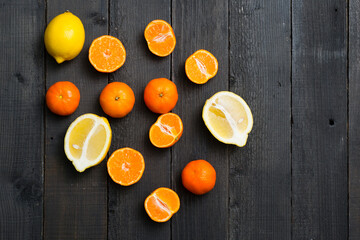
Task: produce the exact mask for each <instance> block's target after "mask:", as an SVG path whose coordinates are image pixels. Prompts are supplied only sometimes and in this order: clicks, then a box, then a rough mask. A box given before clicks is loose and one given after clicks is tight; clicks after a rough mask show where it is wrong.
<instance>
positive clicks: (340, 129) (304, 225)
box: [292, 0, 348, 240]
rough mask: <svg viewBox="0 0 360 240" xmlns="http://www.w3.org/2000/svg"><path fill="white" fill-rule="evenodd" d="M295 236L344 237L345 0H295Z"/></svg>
mask: <svg viewBox="0 0 360 240" xmlns="http://www.w3.org/2000/svg"><path fill="white" fill-rule="evenodd" d="M292 4H293V5H292V10H293V13H292V19H293V22H292V28H293V44H292V47H293V58H292V61H293V65H292V114H293V125H292V156H293V158H292V174H293V178H292V180H293V181H292V190H293V192H292V206H293V225H292V229H293V239H294V240H295V239H326V240H329V239H346V238H347V236H348V232H347V229H348V218H347V206H348V203H347V193H348V190H347V187H348V186H347V147H346V144H347V88H346V87H347V86H346V85H347V81H346V79H347V34H346V7H347V6H346V5H347V3H346V1H341V0H329V1H293V2H292Z"/></svg>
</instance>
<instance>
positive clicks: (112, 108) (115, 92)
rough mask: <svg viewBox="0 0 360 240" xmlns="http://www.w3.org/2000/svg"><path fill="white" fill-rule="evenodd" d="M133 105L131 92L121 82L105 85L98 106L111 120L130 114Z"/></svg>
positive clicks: (133, 100) (133, 96)
mask: <svg viewBox="0 0 360 240" xmlns="http://www.w3.org/2000/svg"><path fill="white" fill-rule="evenodd" d="M134 104H135V95H134V92H133V90H132V89H131V88H130V87H129V86H128V85H127V84H126V83H123V82H112V83H109V84H108V85H106V87H105V88H104V89H103V90H102V92H101V94H100V105H101V108H102V109H103V110H104V112H105V113H106V114H107V115H109V116H111V117H113V118H122V117H125V116H126V115H127V114H129V113H130V112H131V110H132V109H133V107H134Z"/></svg>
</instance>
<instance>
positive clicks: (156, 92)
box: [144, 78, 179, 114]
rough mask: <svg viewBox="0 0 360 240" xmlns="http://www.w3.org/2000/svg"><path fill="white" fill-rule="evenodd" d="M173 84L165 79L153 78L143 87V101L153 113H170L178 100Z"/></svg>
mask: <svg viewBox="0 0 360 240" xmlns="http://www.w3.org/2000/svg"><path fill="white" fill-rule="evenodd" d="M178 97H179V96H178V91H177V88H176V85H175V83H173V82H172V81H170V80H169V79H166V78H155V79H153V80H151V81H150V82H149V83H148V85H147V86H146V87H145V91H144V101H145V104H146V106H147V107H148V108H149V109H150V110H151V111H153V112H154V113H160V114H163V113H167V112H170V111H171V110H172V109H173V108H174V107H175V105H176V103H177V100H178Z"/></svg>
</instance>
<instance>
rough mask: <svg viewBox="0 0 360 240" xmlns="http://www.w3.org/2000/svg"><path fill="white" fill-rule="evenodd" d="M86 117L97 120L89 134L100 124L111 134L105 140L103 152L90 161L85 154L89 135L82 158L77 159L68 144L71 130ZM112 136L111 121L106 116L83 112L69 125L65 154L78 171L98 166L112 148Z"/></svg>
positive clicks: (65, 139) (65, 141)
mask: <svg viewBox="0 0 360 240" xmlns="http://www.w3.org/2000/svg"><path fill="white" fill-rule="evenodd" d="M85 118H91V119H93V120H94V121H95V125H94V127H93V128H92V129H91V130H90V132H89V135H90V134H91V133H92V131H94V130H95V129H96V127H97V126H99V125H103V126H104V128H105V131H106V134H109V136H107V137H106V142H105V147H104V148H103V150H102V151H101V153H100V154H99V157H98V158H96V159H95V160H92V161H89V160H87V159H86V157H85V155H86V153H85V152H86V150H87V145H85V144H86V143H88V141H89V139H90V138H89V137H88V138H87V139H86V140H85V142H84V145H85V146H86V147H85V148H84V152H83V153H82V155H81V158H80V159H75V158H74V157H73V156H72V155H71V153H70V147H69V145H68V144H67V142H69V137H70V132H71V131H72V129H73V128H74V126H75V125H76V124H77V123H78V122H80V121H81V120H83V119H85ZM111 138H112V132H111V128H110V124H109V121H108V120H107V119H106V118H104V117H100V116H98V115H96V114H92V113H87V114H83V115H81V116H80V117H78V118H77V119H75V120H74V121H73V122H72V123H71V124H70V126H69V128H68V130H67V132H66V135H65V138H64V151H65V154H66V156H67V158H68V159H69V160H70V161H71V162H72V164H73V165H74V167H75V169H76V170H77V171H78V172H83V171H85V170H86V169H88V168H90V167H93V166H96V165H98V164H99V163H101V162H102V161H103V160H104V159H105V157H106V154H107V152H108V151H109V149H110V144H111Z"/></svg>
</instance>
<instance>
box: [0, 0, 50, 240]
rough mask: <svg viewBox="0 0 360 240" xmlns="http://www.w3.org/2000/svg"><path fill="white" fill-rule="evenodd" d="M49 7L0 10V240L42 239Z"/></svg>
mask: <svg viewBox="0 0 360 240" xmlns="http://www.w3.org/2000/svg"><path fill="white" fill-rule="evenodd" d="M44 9H45V6H44V4H43V2H38V1H31V0H28V1H6V2H4V1H2V3H1V7H0V21H1V23H2V24H1V25H2V26H1V28H0V33H1V37H0V56H1V57H0V75H1V81H0V96H1V97H0V109H1V114H0V128H1V135H0V189H1V190H0V239H9V240H10V239H40V238H41V235H42V220H43V219H42V215H43V214H42V213H43V212H42V203H43V158H44V141H43V139H44V129H43V122H44V83H45V78H44V46H43V42H42V31H43V28H44V25H45V24H44V22H45V21H44V20H45V14H44Z"/></svg>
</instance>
